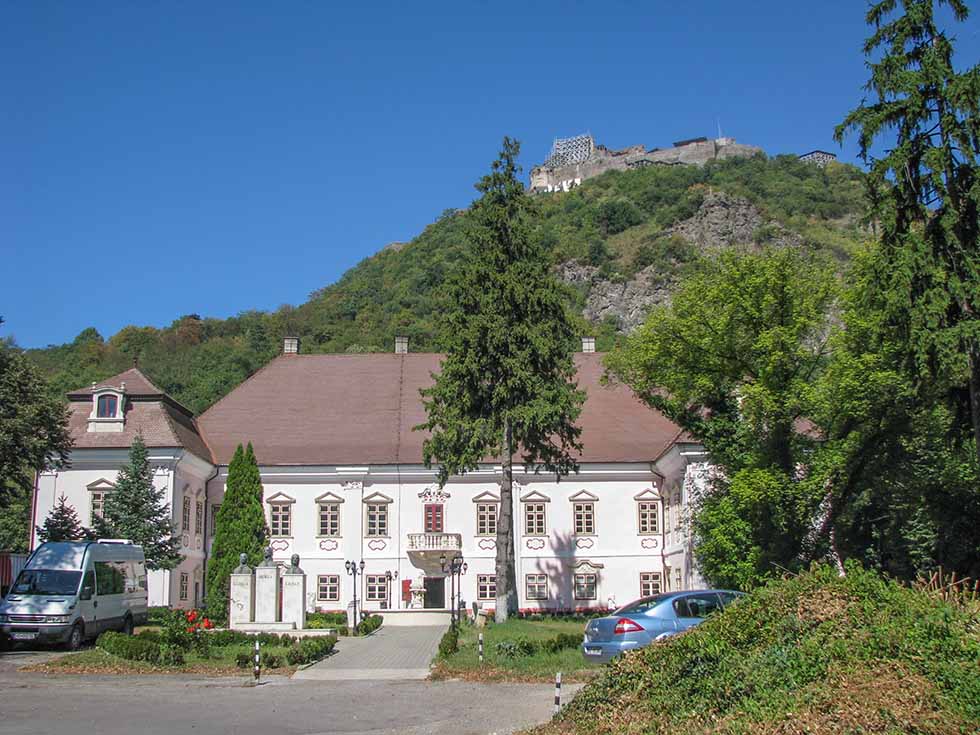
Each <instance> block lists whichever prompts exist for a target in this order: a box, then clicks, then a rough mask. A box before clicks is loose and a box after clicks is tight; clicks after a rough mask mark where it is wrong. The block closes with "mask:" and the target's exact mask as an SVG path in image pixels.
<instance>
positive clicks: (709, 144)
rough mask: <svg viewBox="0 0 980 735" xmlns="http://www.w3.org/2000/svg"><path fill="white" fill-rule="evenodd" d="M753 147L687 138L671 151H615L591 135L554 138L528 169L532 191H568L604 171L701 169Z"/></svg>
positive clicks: (758, 150)
mask: <svg viewBox="0 0 980 735" xmlns="http://www.w3.org/2000/svg"><path fill="white" fill-rule="evenodd" d="M762 152H763V151H762V149H761V148H758V147H756V146H754V145H744V144H742V143H736V142H735V139H734V138H715V139H714V140H709V139H708V138H690V139H688V140H681V141H678V142H676V143H674V145H673V147H671V148H653V149H651V150H647V149H646V146H643V145H633V146H630V147H629V148H623V149H621V150H618V151H613V150H609V149H608V148H606V147H605V146H604V145H596V142H595V140H594V139H593V138H592V136H591V135H576V136H574V137H572V138H557V139H556V140H555V143H554V145H553V146H552V148H551V154H550V155H549V156H548V158H547V159H546V160H545V162H544V163H542V164H541V165H540V166H535V167H534V168H532V169H531V188H530V190H531V192H532V193H538V192H548V191H568V190H569V189H571V188H572V187H573V186H578V185H579V184H581V183H582V182H583V181H585V180H586V179H591V178H592V177H594V176H599V175H600V174H604V173H605V172H606V171H624V170H626V169H631V168H640V167H642V166H657V165H662V166H674V165H678V164H688V165H695V166H702V165H704V164H705V163H707V162H708V161H713V160H715V159H722V158H737V157H748V156H754V155H755V154H756V153H762Z"/></svg>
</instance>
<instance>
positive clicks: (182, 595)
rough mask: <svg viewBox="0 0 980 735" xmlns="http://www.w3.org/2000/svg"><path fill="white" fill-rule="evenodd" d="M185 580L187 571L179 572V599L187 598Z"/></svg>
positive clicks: (186, 580)
mask: <svg viewBox="0 0 980 735" xmlns="http://www.w3.org/2000/svg"><path fill="white" fill-rule="evenodd" d="M187 582H188V579H187V572H181V573H180V599H181V600H186V599H187Z"/></svg>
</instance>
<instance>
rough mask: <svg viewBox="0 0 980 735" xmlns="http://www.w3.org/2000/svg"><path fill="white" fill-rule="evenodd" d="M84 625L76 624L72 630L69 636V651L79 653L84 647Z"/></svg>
mask: <svg viewBox="0 0 980 735" xmlns="http://www.w3.org/2000/svg"><path fill="white" fill-rule="evenodd" d="M82 638H83V636H82V624H81V623H75V625H74V627H72V629H71V635H69V636H68V643H67V647H68V650H69V651H77V650H78V649H79V648H81V647H82Z"/></svg>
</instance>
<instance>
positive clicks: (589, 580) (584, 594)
mask: <svg viewBox="0 0 980 735" xmlns="http://www.w3.org/2000/svg"><path fill="white" fill-rule="evenodd" d="M598 583H599V575H597V574H595V573H594V572H584V573H582V574H576V575H575V577H574V587H575V599H576V600H594V599H596V589H597V587H598Z"/></svg>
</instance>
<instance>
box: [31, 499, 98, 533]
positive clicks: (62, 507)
mask: <svg viewBox="0 0 980 735" xmlns="http://www.w3.org/2000/svg"><path fill="white" fill-rule="evenodd" d="M90 535H91V534H90V532H89V531H88V529H86V528H83V527H82V524H81V521H79V520H78V513H76V512H75V507H74V506H73V505H71V504H69V502H68V498H67V497H66V496H65V494H64V493H62V494H61V497H60V498H58V504H57V505H56V506H55V507H54V509H53V510H52V511H51V513H49V514H48V517H47V518H45V519H44V525H41V526H38V528H37V537H38V539H40V541H41V543H44V542H45V541H79V540H81V539H83V538H87V537H88V536H90Z"/></svg>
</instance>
